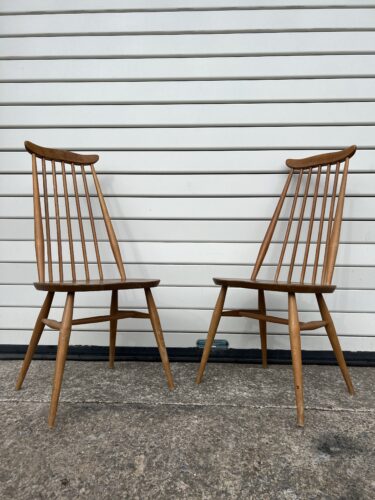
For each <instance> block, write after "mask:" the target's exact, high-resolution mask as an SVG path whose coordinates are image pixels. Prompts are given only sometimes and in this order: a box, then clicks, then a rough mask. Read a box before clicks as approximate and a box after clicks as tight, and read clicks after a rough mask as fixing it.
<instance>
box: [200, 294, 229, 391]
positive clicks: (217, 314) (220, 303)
mask: <svg viewBox="0 0 375 500" xmlns="http://www.w3.org/2000/svg"><path fill="white" fill-rule="evenodd" d="M226 294H227V287H226V286H223V287H221V290H220V293H219V297H218V299H217V301H216V306H215V309H214V312H213V314H212V318H211V323H210V328H209V330H208V334H207V340H206V343H205V345H204V349H203V354H202V359H201V364H200V365H199V370H198V374H197V378H196V383H197V384H200V383H201V381H202V377H203V373H204V370H205V368H206V364H207V360H208V357H209V355H210V352H211V347H212V344H213V342H214V339H215V335H216V331H217V327H218V326H219V322H220V318H221V313H222V312H223V307H224V302H225V296H226Z"/></svg>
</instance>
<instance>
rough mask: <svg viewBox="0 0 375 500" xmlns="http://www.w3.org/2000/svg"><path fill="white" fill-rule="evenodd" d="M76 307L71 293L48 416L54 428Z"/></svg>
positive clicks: (68, 296) (60, 339) (61, 333)
mask: <svg viewBox="0 0 375 500" xmlns="http://www.w3.org/2000/svg"><path fill="white" fill-rule="evenodd" d="M73 307H74V293H73V292H69V293H68V295H67V297H66V302H65V308H64V313H63V317H62V321H61V330H60V334H59V343H58V346H57V354H56V364H55V376H54V380H53V388H52V397H51V405H50V409H49V415H48V425H49V426H50V427H53V426H54V425H55V419H56V412H57V405H58V403H59V397H60V391H61V384H62V379H63V374H64V368H65V361H66V356H67V354H68V348H69V339H70V333H71V330H72V319H73Z"/></svg>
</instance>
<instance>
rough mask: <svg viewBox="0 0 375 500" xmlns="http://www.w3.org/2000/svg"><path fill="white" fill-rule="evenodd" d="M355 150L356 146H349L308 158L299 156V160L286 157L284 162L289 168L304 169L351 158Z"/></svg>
mask: <svg viewBox="0 0 375 500" xmlns="http://www.w3.org/2000/svg"><path fill="white" fill-rule="evenodd" d="M356 150H357V146H350V147H348V148H345V149H342V150H341V151H334V152H332V153H325V154H322V155H315V156H309V157H308V158H300V159H299V160H293V159H288V160H286V164H287V166H288V167H290V168H294V169H304V168H312V167H318V166H319V165H328V164H334V163H337V162H341V161H344V160H345V159H346V158H351V157H352V156H353V155H354V153H355V152H356Z"/></svg>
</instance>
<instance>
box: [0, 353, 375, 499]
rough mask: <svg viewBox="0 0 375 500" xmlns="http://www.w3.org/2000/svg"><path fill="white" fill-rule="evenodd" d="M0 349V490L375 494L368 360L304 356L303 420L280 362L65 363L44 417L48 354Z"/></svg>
mask: <svg viewBox="0 0 375 500" xmlns="http://www.w3.org/2000/svg"><path fill="white" fill-rule="evenodd" d="M19 367H20V362H18V361H1V362H0V498H1V499H2V500H8V499H12V500H16V499H27V500H30V499H46V498H58V499H77V498H87V499H111V500H114V499H131V500H136V499H140V500H146V499H151V498H152V499H153V500H155V499H163V500H164V499H165V500H167V499H211V498H212V499H219V498H220V499H221V498H222V499H256V500H260V499H267V500H268V499H278V500H279V499H293V500H294V499H298V500H299V499H345V500H346V499H371V500H373V499H374V498H375V451H374V450H375V419H374V417H375V392H374V386H375V370H374V369H371V368H352V369H351V373H352V378H353V382H354V385H355V388H356V391H357V393H356V396H355V397H350V396H349V395H348V394H347V392H346V390H345V386H344V383H343V380H342V378H341V374H340V371H339V369H338V368H337V367H334V366H326V367H321V366H305V367H304V377H305V404H306V423H305V428H304V429H300V428H297V426H296V418H295V417H296V416H295V408H294V391H293V382H292V371H291V367H290V366H275V365H274V366H271V367H270V368H268V369H267V370H263V369H262V368H261V367H259V366H254V365H235V364H209V365H208V368H207V370H206V376H205V379H204V381H203V383H202V384H201V386H196V385H195V384H194V377H195V374H196V370H197V365H196V364H193V363H191V364H188V363H176V364H173V365H172V369H173V373H174V376H175V382H176V390H175V391H173V392H171V393H170V392H169V391H168V390H167V388H166V384H165V381H164V377H163V373H162V369H161V364H160V363H134V362H122V363H117V365H116V368H115V370H109V369H108V368H107V366H106V364H105V363H98V362H96V363H94V362H90V363H87V362H68V363H67V366H66V370H65V379H64V385H63V390H62V394H61V398H60V406H59V411H58V418H57V425H56V428H55V429H54V430H50V429H48V427H47V413H48V402H49V398H50V390H51V379H52V375H53V367H54V364H53V362H49V361H35V362H33V363H32V365H31V368H30V371H29V374H28V376H27V378H26V381H25V384H24V388H23V390H22V391H20V392H15V391H14V389H13V388H14V383H15V380H16V375H17V372H18V369H19Z"/></svg>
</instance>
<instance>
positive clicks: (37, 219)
mask: <svg viewBox="0 0 375 500" xmlns="http://www.w3.org/2000/svg"><path fill="white" fill-rule="evenodd" d="M32 173H33V204H34V235H35V253H36V261H37V267H38V279H39V281H41V282H42V281H44V276H45V275H44V235H43V222H42V210H41V207H40V194H39V182H38V169H37V165H36V156H35V154H33V155H32Z"/></svg>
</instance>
